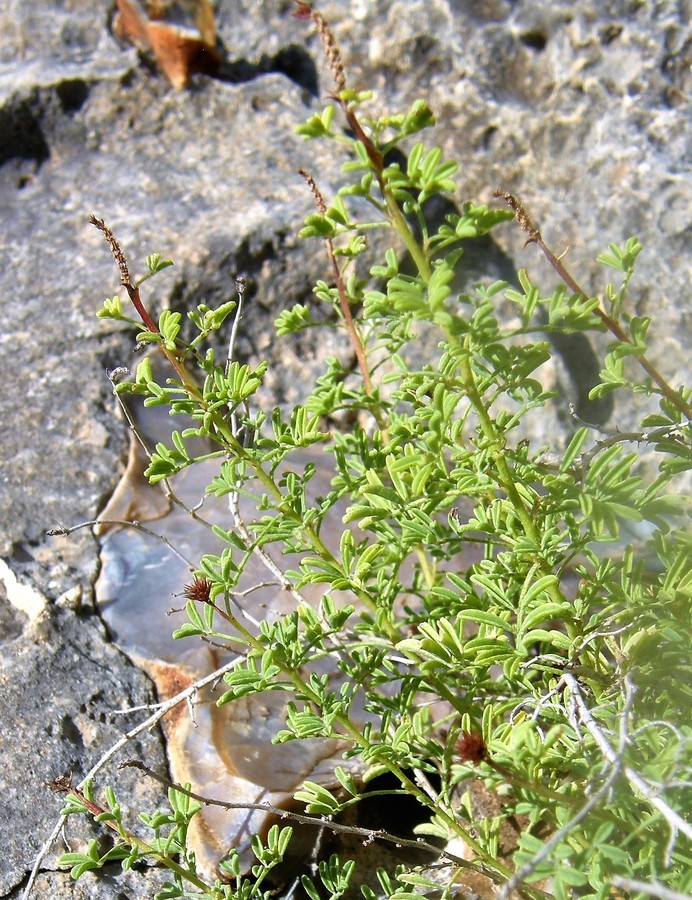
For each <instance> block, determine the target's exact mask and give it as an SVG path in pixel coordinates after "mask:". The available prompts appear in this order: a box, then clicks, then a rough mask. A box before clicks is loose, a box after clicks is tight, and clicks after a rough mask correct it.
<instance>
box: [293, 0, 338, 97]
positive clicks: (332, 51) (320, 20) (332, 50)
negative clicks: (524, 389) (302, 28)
mask: <svg viewBox="0 0 692 900" xmlns="http://www.w3.org/2000/svg"><path fill="white" fill-rule="evenodd" d="M296 3H297V9H296V11H295V13H294V15H295V17H296V18H298V19H312V21H313V22H314V23H315V25H317V31H318V33H319V36H320V38H321V39H322V43H323V44H324V50H325V53H326V54H327V61H328V62H329V70H330V71H331V73H332V78H333V79H334V84H335V85H336V91H337V94H340V93H341V92H342V91H345V90H346V74H345V72H344V66H343V63H342V62H341V53H340V51H339V45H338V44H337V42H336V38H335V37H334V34H333V33H332V30H331V28H330V27H329V23H328V22H327V20H326V19H325V18H324V16H323V15H322V14H321V13H318V12H317V11H316V10H314V9H313V8H312V7H311V6H310V4H309V3H305V2H303V0H296Z"/></svg>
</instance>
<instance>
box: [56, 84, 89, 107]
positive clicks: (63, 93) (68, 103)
mask: <svg viewBox="0 0 692 900" xmlns="http://www.w3.org/2000/svg"><path fill="white" fill-rule="evenodd" d="M55 90H56V93H57V95H58V100H59V101H60V106H61V108H62V110H63V112H65V113H75V112H79V110H80V109H81V108H82V106H84V104H85V102H86V100H87V97H88V96H89V85H88V84H87V83H86V82H85V81H83V80H82V79H81V78H71V79H68V80H66V81H61V82H60V84H59V85H58V86H57V87H56V89H55Z"/></svg>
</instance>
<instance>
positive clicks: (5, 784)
mask: <svg viewBox="0 0 692 900" xmlns="http://www.w3.org/2000/svg"><path fill="white" fill-rule="evenodd" d="M3 606H4V604H3ZM153 700H154V697H153V692H152V690H151V686H150V684H149V681H148V679H147V678H146V676H144V675H143V674H142V673H141V672H138V671H137V670H136V669H135V668H133V667H132V666H130V665H128V664H127V663H126V661H125V659H124V657H123V656H122V654H121V653H120V651H119V650H117V649H116V648H115V647H114V646H113V645H112V644H110V643H108V642H107V641H106V636H105V630H104V628H103V625H102V624H101V622H100V621H99V620H98V618H97V617H96V616H95V615H94V614H93V612H91V611H89V610H84V611H83V612H82V613H81V614H75V613H74V612H73V611H69V612H62V611H54V612H53V613H52V614H51V615H48V614H41V615H39V616H38V617H37V618H36V619H35V620H34V622H33V623H32V624H31V625H30V626H27V627H26V628H25V629H24V631H23V633H22V634H21V635H20V636H19V637H16V638H14V639H9V640H4V641H3V643H2V654H1V655H0V723H2V724H1V725H0V740H1V741H2V745H3V748H4V753H3V760H4V762H3V766H2V771H0V823H2V825H1V826H0V827H1V830H2V845H3V848H4V854H3V864H2V867H0V896H6V895H7V894H8V893H9V892H10V891H11V890H12V889H13V888H15V887H17V886H18V885H20V884H22V883H23V882H24V881H25V879H26V875H27V873H28V870H29V869H30V868H31V865H32V862H33V859H34V857H35V856H36V854H37V853H38V851H39V849H40V848H41V846H42V844H43V842H44V841H45V840H46V838H47V837H48V835H49V834H50V832H51V831H52V830H53V827H54V825H55V823H56V822H57V820H58V818H59V814H60V809H61V808H62V807H63V806H64V799H65V798H64V795H58V794H54V793H53V792H52V791H51V790H50V788H49V787H48V782H50V781H53V780H54V779H56V778H57V777H58V776H60V775H70V774H72V775H73V776H74V782H75V784H77V783H79V782H80V781H81V779H82V778H84V776H85V775H86V773H87V772H88V771H89V770H90V768H91V767H92V766H93V765H94V764H95V763H96V762H97V760H98V759H99V758H100V757H101V756H102V755H103V753H104V752H105V751H106V750H107V749H108V748H109V747H110V746H111V745H112V744H114V743H115V742H116V741H117V740H118V738H119V737H120V736H121V734H123V733H124V732H125V731H127V730H128V729H130V728H132V727H133V726H134V725H135V724H136V723H137V722H139V721H140V720H141V718H142V715H143V714H142V713H141V712H139V713H129V714H126V715H114V714H113V713H114V712H117V711H118V710H124V709H126V708H129V707H131V706H139V705H142V704H146V703H151V702H153ZM145 715H146V714H145ZM131 757H136V758H138V759H146V760H147V761H148V764H149V765H150V766H152V768H154V769H157V770H159V771H161V770H163V771H165V757H164V755H163V745H162V740H161V737H160V735H159V733H158V732H156V731H155V732H153V733H151V734H147V733H145V734H144V735H143V736H140V737H138V738H137V739H135V740H133V741H132V742H131V743H130V744H129V745H128V746H127V747H126V748H124V749H123V750H121V751H120V753H119V754H118V755H117V757H116V758H115V761H114V764H111V766H110V768H108V769H106V770H105V771H104V772H103V773H102V774H101V775H100V776H99V779H98V783H97V790H96V794H95V797H96V799H97V800H98V799H102V798H103V787H104V785H105V784H113V785H115V787H116V793H117V796H118V798H119V799H120V800H122V805H123V810H124V814H125V820H126V821H128V822H131V823H133V824H134V827H135V829H136V828H137V827H138V826H137V824H136V823H137V815H138V813H139V811H140V810H142V809H145V810H149V811H151V812H153V811H155V810H156V809H158V808H160V807H161V806H162V801H163V800H164V799H165V796H163V797H162V791H161V788H160V787H159V786H158V785H156V784H152V783H151V782H149V781H148V780H146V779H144V778H142V777H141V776H139V777H138V776H136V775H135V774H134V773H133V772H130V771H123V772H118V771H117V769H116V768H115V765H117V763H120V762H123V761H124V760H126V759H129V758H131ZM66 834H67V836H68V838H69V840H70V843H71V847H72V849H85V848H86V842H87V840H88V839H89V838H90V837H94V836H97V835H98V834H99V830H98V829H95V828H93V826H90V824H89V822H88V820H87V819H86V818H83V817H79V818H77V819H70V820H69V821H68V824H67V831H66ZM65 850H66V848H65V846H64V845H62V841H59V842H56V845H55V847H54V848H53V850H52V851H51V853H49V855H48V856H47V857H46V859H45V861H44V866H45V867H46V868H47V869H48V870H51V869H54V868H55V866H56V863H57V858H58V856H59V855H60V853H62V852H64V851H65ZM67 884H69V882H67ZM37 896H51V895H50V894H41V893H37ZM69 896H73V895H72V894H69ZM74 896H96V894H81V893H78V894H74ZM104 896H105V895H104Z"/></svg>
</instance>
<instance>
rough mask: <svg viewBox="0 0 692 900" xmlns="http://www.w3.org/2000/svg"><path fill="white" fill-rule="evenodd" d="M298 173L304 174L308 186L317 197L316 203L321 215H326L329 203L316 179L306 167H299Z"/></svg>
mask: <svg viewBox="0 0 692 900" xmlns="http://www.w3.org/2000/svg"><path fill="white" fill-rule="evenodd" d="M298 174H299V175H302V176H303V178H304V179H305V181H306V183H307V186H308V187H309V188H310V190H311V191H312V196H313V197H314V198H315V203H316V205H317V209H318V210H319V211H320V215H322V216H324V215H326V213H327V204H326V203H325V202H324V197H323V196H322V193H321V191H320V189H319V188H318V187H317V182H316V181H315V179H314V178H313V177H312V175H311V174H310V173H309V172H306V171H305V169H298Z"/></svg>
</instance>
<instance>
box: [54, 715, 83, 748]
mask: <svg viewBox="0 0 692 900" xmlns="http://www.w3.org/2000/svg"><path fill="white" fill-rule="evenodd" d="M60 734H61V737H63V738H64V739H65V740H67V741H70V743H72V744H76V745H77V746H78V747H83V746H84V740H83V739H82V733H81V731H80V730H79V728H77V726H76V725H75V723H74V722H73V721H72V719H71V718H70V717H69V716H63V717H62V721H61V723H60Z"/></svg>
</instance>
